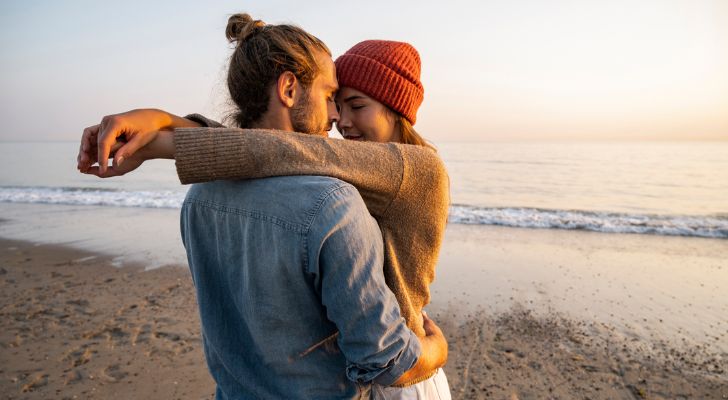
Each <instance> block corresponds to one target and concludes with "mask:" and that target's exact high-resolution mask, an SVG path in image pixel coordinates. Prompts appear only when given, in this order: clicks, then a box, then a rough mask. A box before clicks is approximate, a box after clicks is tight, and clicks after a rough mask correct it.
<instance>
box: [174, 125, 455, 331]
mask: <svg viewBox="0 0 728 400" xmlns="http://www.w3.org/2000/svg"><path fill="white" fill-rule="evenodd" d="M188 118H190V119H193V120H195V121H197V122H199V123H201V124H203V125H207V126H208V127H205V128H180V129H176V130H175V147H176V154H175V159H176V166H177V174H178V175H179V178H180V181H181V182H182V183H183V184H187V183H196V182H206V181H212V180H218V179H249V178H262V177H270V176H282V175H326V176H331V177H335V178H338V179H341V180H343V181H346V182H349V183H351V184H352V185H354V186H355V187H356V188H357V189H358V190H359V193H360V194H361V196H362V198H363V199H364V202H365V203H366V205H367V208H368V209H369V212H370V213H371V214H372V216H373V217H374V218H375V219H376V220H377V222H378V223H379V227H380V229H381V231H382V238H383V240H384V277H385V279H386V282H387V285H388V286H389V288H390V289H391V290H392V292H394V295H395V296H396V297H397V301H398V302H399V305H400V309H401V312H402V316H403V317H404V318H405V320H406V321H407V326H409V328H410V329H412V330H413V331H414V332H415V333H416V334H417V335H419V336H424V329H423V327H422V326H423V322H422V315H421V312H422V307H424V306H425V305H426V304H428V303H429V301H430V289H429V286H430V283H432V281H433V280H434V278H435V265H436V264H437V257H438V253H439V251H440V245H441V243H442V238H443V233H444V231H445V224H446V222H447V213H448V206H449V188H448V185H449V182H448V177H447V172H446V171H445V167H444V165H443V163H442V161H441V160H440V158H439V157H438V156H437V154H436V153H435V152H434V151H432V150H430V149H427V148H425V147H421V146H412V145H402V144H395V143H371V142H353V141H346V140H338V139H328V138H322V137H318V136H310V135H304V134H300V133H290V132H282V131H273V130H258V129H255V130H242V129H235V128H224V127H221V125H220V124H218V123H216V122H214V121H210V120H208V119H206V118H204V117H202V116H199V115H191V116H188ZM210 126H213V127H214V128H210Z"/></svg>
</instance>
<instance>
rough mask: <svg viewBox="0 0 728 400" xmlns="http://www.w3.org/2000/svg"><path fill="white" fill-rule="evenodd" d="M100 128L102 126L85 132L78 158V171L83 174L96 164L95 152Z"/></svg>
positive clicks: (90, 127) (90, 128) (91, 127)
mask: <svg viewBox="0 0 728 400" xmlns="http://www.w3.org/2000/svg"><path fill="white" fill-rule="evenodd" d="M99 127H100V125H93V126H89V127H88V128H86V129H84V130H83V135H81V145H80V146H79V149H78V157H77V158H76V161H77V162H78V169H79V171H81V172H84V171H85V170H86V169H88V168H89V167H90V166H91V165H93V163H94V162H96V159H95V156H96V155H95V152H94V151H93V150H94V149H95V148H96V137H97V136H98V133H99Z"/></svg>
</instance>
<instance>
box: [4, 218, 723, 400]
mask: <svg viewBox="0 0 728 400" xmlns="http://www.w3.org/2000/svg"><path fill="white" fill-rule="evenodd" d="M672 239H675V240H672ZM152 245H153V244H152ZM727 245H728V242H727V241H710V240H706V239H692V240H690V239H684V238H664V237H647V236H636V235H604V234H588V233H584V232H556V233H554V232H550V231H537V230H529V231H524V230H518V229H512V228H483V227H477V228H476V227H467V226H455V227H453V226H451V227H449V228H448V236H447V238H446V243H445V248H444V250H443V254H442V257H441V264H440V267H439V272H438V276H437V281H436V282H435V285H433V303H432V304H431V305H430V306H429V307H428V308H429V313H430V315H431V316H433V317H434V318H435V320H436V321H437V322H438V323H439V324H440V325H441V327H442V328H443V330H444V331H445V333H446V335H447V336H448V339H449V342H450V358H449V362H448V365H447V366H446V368H445V370H446V373H447V375H448V379H449V381H450V384H451V388H452V392H453V398H455V399H484V398H493V399H515V398H518V399H549V398H553V399H584V398H590V399H642V398H646V399H681V398H685V399H728V372H726V371H728V365H727V362H728V354H727V353H726V349H725V347H726V346H727V344H726V341H727V338H728V336H727V335H728V332H727V331H726V320H725V318H724V317H722V316H723V315H728V313H726V307H728V305H727V304H726V303H728V297H727V296H725V295H724V294H723V293H725V292H727V291H728V290H727V289H728V284H727V283H726V271H728V267H726V266H725V254H727V253H726V252H725V250H726V246H727ZM114 265H117V266H118V265H119V263H118V260H117V257H115V256H113V255H104V254H103V253H98V252H88V251H83V250H78V249H75V248H73V247H68V246H59V245H53V244H34V243H31V242H27V241H12V240H6V239H2V240H0V288H1V290H0V319H1V320H2V326H3V329H2V331H0V393H2V394H1V395H0V398H7V399H37V398H61V399H63V398H68V399H72V398H79V399H85V398H98V399H106V398H115V399H117V398H118V399H139V398H164V399H167V398H170V399H174V398H179V399H201V398H212V396H213V391H214V383H213V382H212V380H211V378H210V377H209V374H208V372H207V369H206V365H205V360H204V356H203V354H202V350H201V343H200V329H199V319H198V316H197V308H196V305H195V297H194V290H193V287H192V283H191V280H190V276H189V273H188V271H187V269H186V267H180V266H176V267H175V266H167V267H163V268H157V269H152V270H147V271H145V268H146V267H148V265H145V264H144V263H137V264H131V263H125V264H124V266H123V267H121V268H119V267H115V266H114ZM656 268H657V272H659V273H657V272H655V269H656ZM686 271H687V272H686ZM476 278H477V279H476ZM701 284H702V286H701ZM629 296H632V297H629Z"/></svg>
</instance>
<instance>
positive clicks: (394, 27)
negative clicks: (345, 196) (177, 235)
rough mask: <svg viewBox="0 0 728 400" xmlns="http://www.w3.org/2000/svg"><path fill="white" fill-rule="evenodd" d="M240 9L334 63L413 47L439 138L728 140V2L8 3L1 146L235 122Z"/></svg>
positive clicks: (422, 119)
mask: <svg viewBox="0 0 728 400" xmlns="http://www.w3.org/2000/svg"><path fill="white" fill-rule="evenodd" d="M236 12H248V13H250V14H251V15H252V16H253V17H255V18H258V19H262V20H263V21H265V22H267V23H294V24H296V25H299V26H301V27H303V28H304V29H306V30H307V31H309V32H311V33H313V34H314V35H316V36H318V37H319V38H321V39H322V40H323V41H324V42H326V43H327V44H328V45H329V47H330V49H331V51H332V53H333V56H334V58H336V56H338V55H340V54H342V53H343V52H345V51H346V50H347V49H348V48H349V47H351V46H352V45H354V44H356V43H357V42H359V41H361V40H366V39H389V40H399V41H406V42H409V43H411V44H413V45H414V46H415V47H416V48H417V49H418V51H419V53H420V56H421V59H422V64H423V65H422V78H421V80H422V82H423V84H424V87H425V100H424V102H423V105H422V107H421V108H420V110H419V112H418V116H417V118H418V119H417V125H416V126H415V128H417V130H418V131H419V132H420V133H421V134H422V135H423V136H425V137H426V138H428V139H430V140H432V141H433V142H435V143H438V142H448V141H548V140H600V141H602V140H728V1H726V0H629V1H626V0H610V1H602V0H576V1H568V0H548V1H547V0H540V1H536V0H500V1H493V0H482V1H457V0H453V1H447V2H445V1H440V2H431V1H392V0H388V1H380V0H369V1H360V2H342V1H316V0H310V1H305V0H297V1H293V0H265V1H255V2H251V1H205V2H202V1H197V2H193V1H154V2H143V1H123V2H122V1H71V0H69V1H35V0H3V1H2V2H0V121H2V122H3V128H2V129H0V141H26V140H33V141H35V140H38V141H50V140H77V139H78V138H79V137H80V135H81V132H82V130H83V128H84V127H86V126H89V125H93V124H96V123H98V122H99V121H100V120H101V118H102V117H103V116H104V115H107V114H113V113H118V112H123V111H127V110H129V109H133V108H142V107H154V108H161V109H164V110H167V111H170V112H172V113H175V114H179V115H184V114H187V113H192V112H200V113H203V114H205V115H207V116H210V117H213V118H216V119H219V118H221V117H222V116H224V115H226V114H227V113H228V112H230V111H231V106H230V104H229V101H228V100H227V89H226V86H225V71H226V69H227V61H228V57H229V55H230V53H231V50H232V49H231V47H230V45H229V44H228V43H227V41H226V40H225V34H224V31H225V25H226V23H227V18H228V16H229V15H230V14H233V13H236ZM334 132H335V131H334ZM332 136H336V135H335V134H333V133H332Z"/></svg>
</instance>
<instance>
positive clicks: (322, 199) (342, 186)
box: [301, 181, 350, 272]
mask: <svg viewBox="0 0 728 400" xmlns="http://www.w3.org/2000/svg"><path fill="white" fill-rule="evenodd" d="M349 188H350V185H349V184H346V183H345V182H343V181H342V182H341V183H335V184H333V187H331V188H329V189H328V190H326V191H325V192H324V193H323V194H322V195H321V196H320V197H319V199H318V201H317V202H316V204H314V206H313V207H312V208H311V212H310V215H311V217H310V218H309V221H308V226H306V228H305V231H304V232H303V257H301V258H302V259H303V269H304V272H308V267H309V263H308V255H309V253H310V249H309V241H308V236H309V234H310V232H311V227H312V226H313V222H314V221H315V220H316V217H317V216H318V215H319V213H320V212H321V208H322V207H323V204H324V203H325V202H326V200H328V199H329V198H330V197H331V196H332V195H333V194H334V193H335V192H337V191H341V190H343V189H349Z"/></svg>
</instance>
